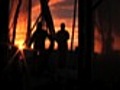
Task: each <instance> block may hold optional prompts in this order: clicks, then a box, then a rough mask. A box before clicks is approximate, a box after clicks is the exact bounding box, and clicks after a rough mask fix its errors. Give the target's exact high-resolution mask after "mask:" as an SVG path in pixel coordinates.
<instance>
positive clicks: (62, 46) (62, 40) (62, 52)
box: [56, 23, 69, 67]
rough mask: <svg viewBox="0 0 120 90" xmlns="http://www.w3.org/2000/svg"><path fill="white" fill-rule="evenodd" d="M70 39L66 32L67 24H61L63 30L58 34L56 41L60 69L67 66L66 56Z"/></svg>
mask: <svg viewBox="0 0 120 90" xmlns="http://www.w3.org/2000/svg"><path fill="white" fill-rule="evenodd" d="M68 39H69V33H68V32H67V30H65V24H64V23H61V29H60V30H59V31H58V32H57V33H56V41H57V43H58V51H59V63H58V64H59V65H60V67H64V66H65V64H66V63H65V62H66V55H67V51H68V44H67V41H68Z"/></svg>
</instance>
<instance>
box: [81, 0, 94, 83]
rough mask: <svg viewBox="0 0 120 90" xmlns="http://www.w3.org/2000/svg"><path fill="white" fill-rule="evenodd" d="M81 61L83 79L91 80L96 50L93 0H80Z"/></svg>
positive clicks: (83, 80) (84, 80)
mask: <svg viewBox="0 0 120 90" xmlns="http://www.w3.org/2000/svg"><path fill="white" fill-rule="evenodd" d="M79 2H80V4H79V9H80V12H79V52H80V55H79V63H80V65H79V66H80V73H81V77H80V79H81V81H82V82H83V83H87V82H90V81H91V60H92V55H93V50H94V30H93V22H92V0H80V1H79Z"/></svg>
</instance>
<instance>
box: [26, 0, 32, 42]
mask: <svg viewBox="0 0 120 90" xmlns="http://www.w3.org/2000/svg"><path fill="white" fill-rule="evenodd" d="M31 7H32V0H29V1H28V25H27V33H26V40H25V43H26V44H27V43H28V41H29V39H30V34H31Z"/></svg>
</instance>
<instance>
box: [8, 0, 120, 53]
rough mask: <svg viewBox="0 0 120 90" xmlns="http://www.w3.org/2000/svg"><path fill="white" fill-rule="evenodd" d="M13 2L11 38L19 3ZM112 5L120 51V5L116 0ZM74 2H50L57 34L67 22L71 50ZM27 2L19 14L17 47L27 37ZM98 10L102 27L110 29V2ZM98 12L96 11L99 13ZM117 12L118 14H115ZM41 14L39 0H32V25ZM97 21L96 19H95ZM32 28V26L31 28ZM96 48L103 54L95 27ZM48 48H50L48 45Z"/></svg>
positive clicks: (23, 0)
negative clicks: (63, 23) (119, 7)
mask: <svg viewBox="0 0 120 90" xmlns="http://www.w3.org/2000/svg"><path fill="white" fill-rule="evenodd" d="M11 1H13V4H11V9H10V36H11V35H12V20H13V16H14V13H15V9H16V6H17V3H18V0H11ZM109 3H110V4H112V6H111V21H112V26H111V28H112V30H113V31H112V35H113V38H114V43H113V48H114V49H116V50H118V49H120V31H119V30H120V25H119V21H120V18H119V16H120V10H119V9H118V6H119V4H118V3H120V1H119V0H114V2H113V1H111V2H109ZM73 4H74V0H49V7H50V11H51V14H52V18H53V22H54V26H55V32H57V31H58V30H59V29H60V23H61V22H65V24H66V29H67V30H68V32H69V34H70V39H69V41H68V46H69V48H70V44H71V35H72V24H73V7H74V5H73ZM27 6H28V4H27V0H22V6H21V9H20V13H19V18H18V23H17V30H16V31H17V33H16V34H17V35H16V41H15V44H16V45H21V44H22V43H23V42H24V40H25V37H26V31H27V14H28V12H27ZM113 6H114V7H113ZM97 10H100V12H101V13H100V14H99V18H100V19H101V20H102V22H103V26H100V27H105V28H106V27H108V16H109V12H108V1H107V0H106V1H104V2H103V3H102V4H101V5H100V6H99V7H98V9H97ZM97 10H96V11H97ZM114 11H116V12H114ZM39 13H40V4H39V0H32V17H31V19H32V25H33V23H34V22H35V20H36V19H37V17H38V15H39ZM95 19H96V18H95ZM96 23H98V21H96ZM31 27H32V26H31ZM33 31H34V30H33ZM94 35H95V39H94V42H95V44H94V45H95V46H94V51H95V52H101V48H102V41H101V35H100V32H99V28H98V27H96V26H95V32H94ZM73 45H74V49H75V48H76V47H77V46H78V11H77V16H76V27H75V35H74V43H73ZM46 46H48V45H47V44H46ZM55 47H57V44H55Z"/></svg>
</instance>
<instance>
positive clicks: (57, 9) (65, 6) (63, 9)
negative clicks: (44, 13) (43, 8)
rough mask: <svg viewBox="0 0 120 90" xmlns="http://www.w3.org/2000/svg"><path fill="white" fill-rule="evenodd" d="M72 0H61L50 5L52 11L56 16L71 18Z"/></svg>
mask: <svg viewBox="0 0 120 90" xmlns="http://www.w3.org/2000/svg"><path fill="white" fill-rule="evenodd" d="M73 4H74V0H61V2H58V3H56V4H53V5H51V9H52V13H53V15H54V16H55V17H57V18H62V19H64V18H66V19H67V18H72V16H73Z"/></svg>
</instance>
